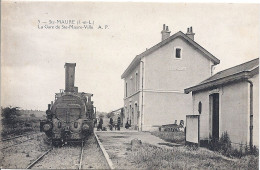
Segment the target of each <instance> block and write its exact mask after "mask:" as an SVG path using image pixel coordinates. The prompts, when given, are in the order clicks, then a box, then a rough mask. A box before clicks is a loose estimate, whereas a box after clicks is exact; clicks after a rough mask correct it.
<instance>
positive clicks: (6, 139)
mask: <svg viewBox="0 0 260 170" xmlns="http://www.w3.org/2000/svg"><path fill="white" fill-rule="evenodd" d="M36 133H38V132H34V133H28V134H23V135H18V136H14V137H9V138H5V139H1V140H0V142H5V141H9V140H13V139H16V138H21V137H24V136H29V135H33V134H36Z"/></svg>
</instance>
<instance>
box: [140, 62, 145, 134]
mask: <svg viewBox="0 0 260 170" xmlns="http://www.w3.org/2000/svg"><path fill="white" fill-rule="evenodd" d="M140 63H142V107H141V131H143V112H144V62H143V61H142V60H140Z"/></svg>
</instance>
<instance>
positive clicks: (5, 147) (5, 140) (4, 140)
mask: <svg viewBox="0 0 260 170" xmlns="http://www.w3.org/2000/svg"><path fill="white" fill-rule="evenodd" d="M34 134H36V133H33V134H26V135H19V136H15V137H11V138H6V139H2V140H1V142H7V141H10V140H13V139H17V138H21V137H25V136H29V135H34ZM30 140H33V138H31V137H29V139H25V140H23V141H19V142H17V143H14V144H11V145H8V146H4V147H2V148H0V150H5V149H7V148H10V147H13V146H16V145H19V144H22V143H24V142H27V141H30Z"/></svg>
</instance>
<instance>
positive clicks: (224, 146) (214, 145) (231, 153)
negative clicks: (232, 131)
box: [208, 132, 259, 158]
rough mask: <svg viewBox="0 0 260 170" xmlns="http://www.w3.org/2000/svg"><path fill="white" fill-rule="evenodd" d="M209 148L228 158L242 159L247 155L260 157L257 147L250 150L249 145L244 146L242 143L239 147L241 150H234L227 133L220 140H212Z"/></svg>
mask: <svg viewBox="0 0 260 170" xmlns="http://www.w3.org/2000/svg"><path fill="white" fill-rule="evenodd" d="M208 148H209V149H210V150H213V151H218V152H220V153H221V154H222V155H225V156H228V157H237V158H241V157H242V156H246V155H255V156H258V154H259V151H258V148H257V147H256V146H253V148H252V149H251V150H250V148H249V147H248V145H247V144H245V145H243V144H242V143H241V144H240V145H239V149H237V148H233V147H232V145H231V140H230V138H229V135H228V133H227V132H224V133H222V135H221V138H220V139H219V140H217V139H215V140H211V141H210V142H209V145H208Z"/></svg>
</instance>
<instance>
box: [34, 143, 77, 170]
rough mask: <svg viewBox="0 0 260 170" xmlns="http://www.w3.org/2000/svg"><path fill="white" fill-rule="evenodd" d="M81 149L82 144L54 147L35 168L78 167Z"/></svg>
mask: <svg viewBox="0 0 260 170" xmlns="http://www.w3.org/2000/svg"><path fill="white" fill-rule="evenodd" d="M80 151H81V146H80V145H74V146H69V145H66V146H63V147H61V148H53V150H52V151H50V152H49V153H48V154H47V155H46V156H44V157H43V159H42V160H40V161H39V162H38V163H37V164H36V165H34V166H33V169H77V168H78V163H79V159H80V158H79V157H80Z"/></svg>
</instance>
